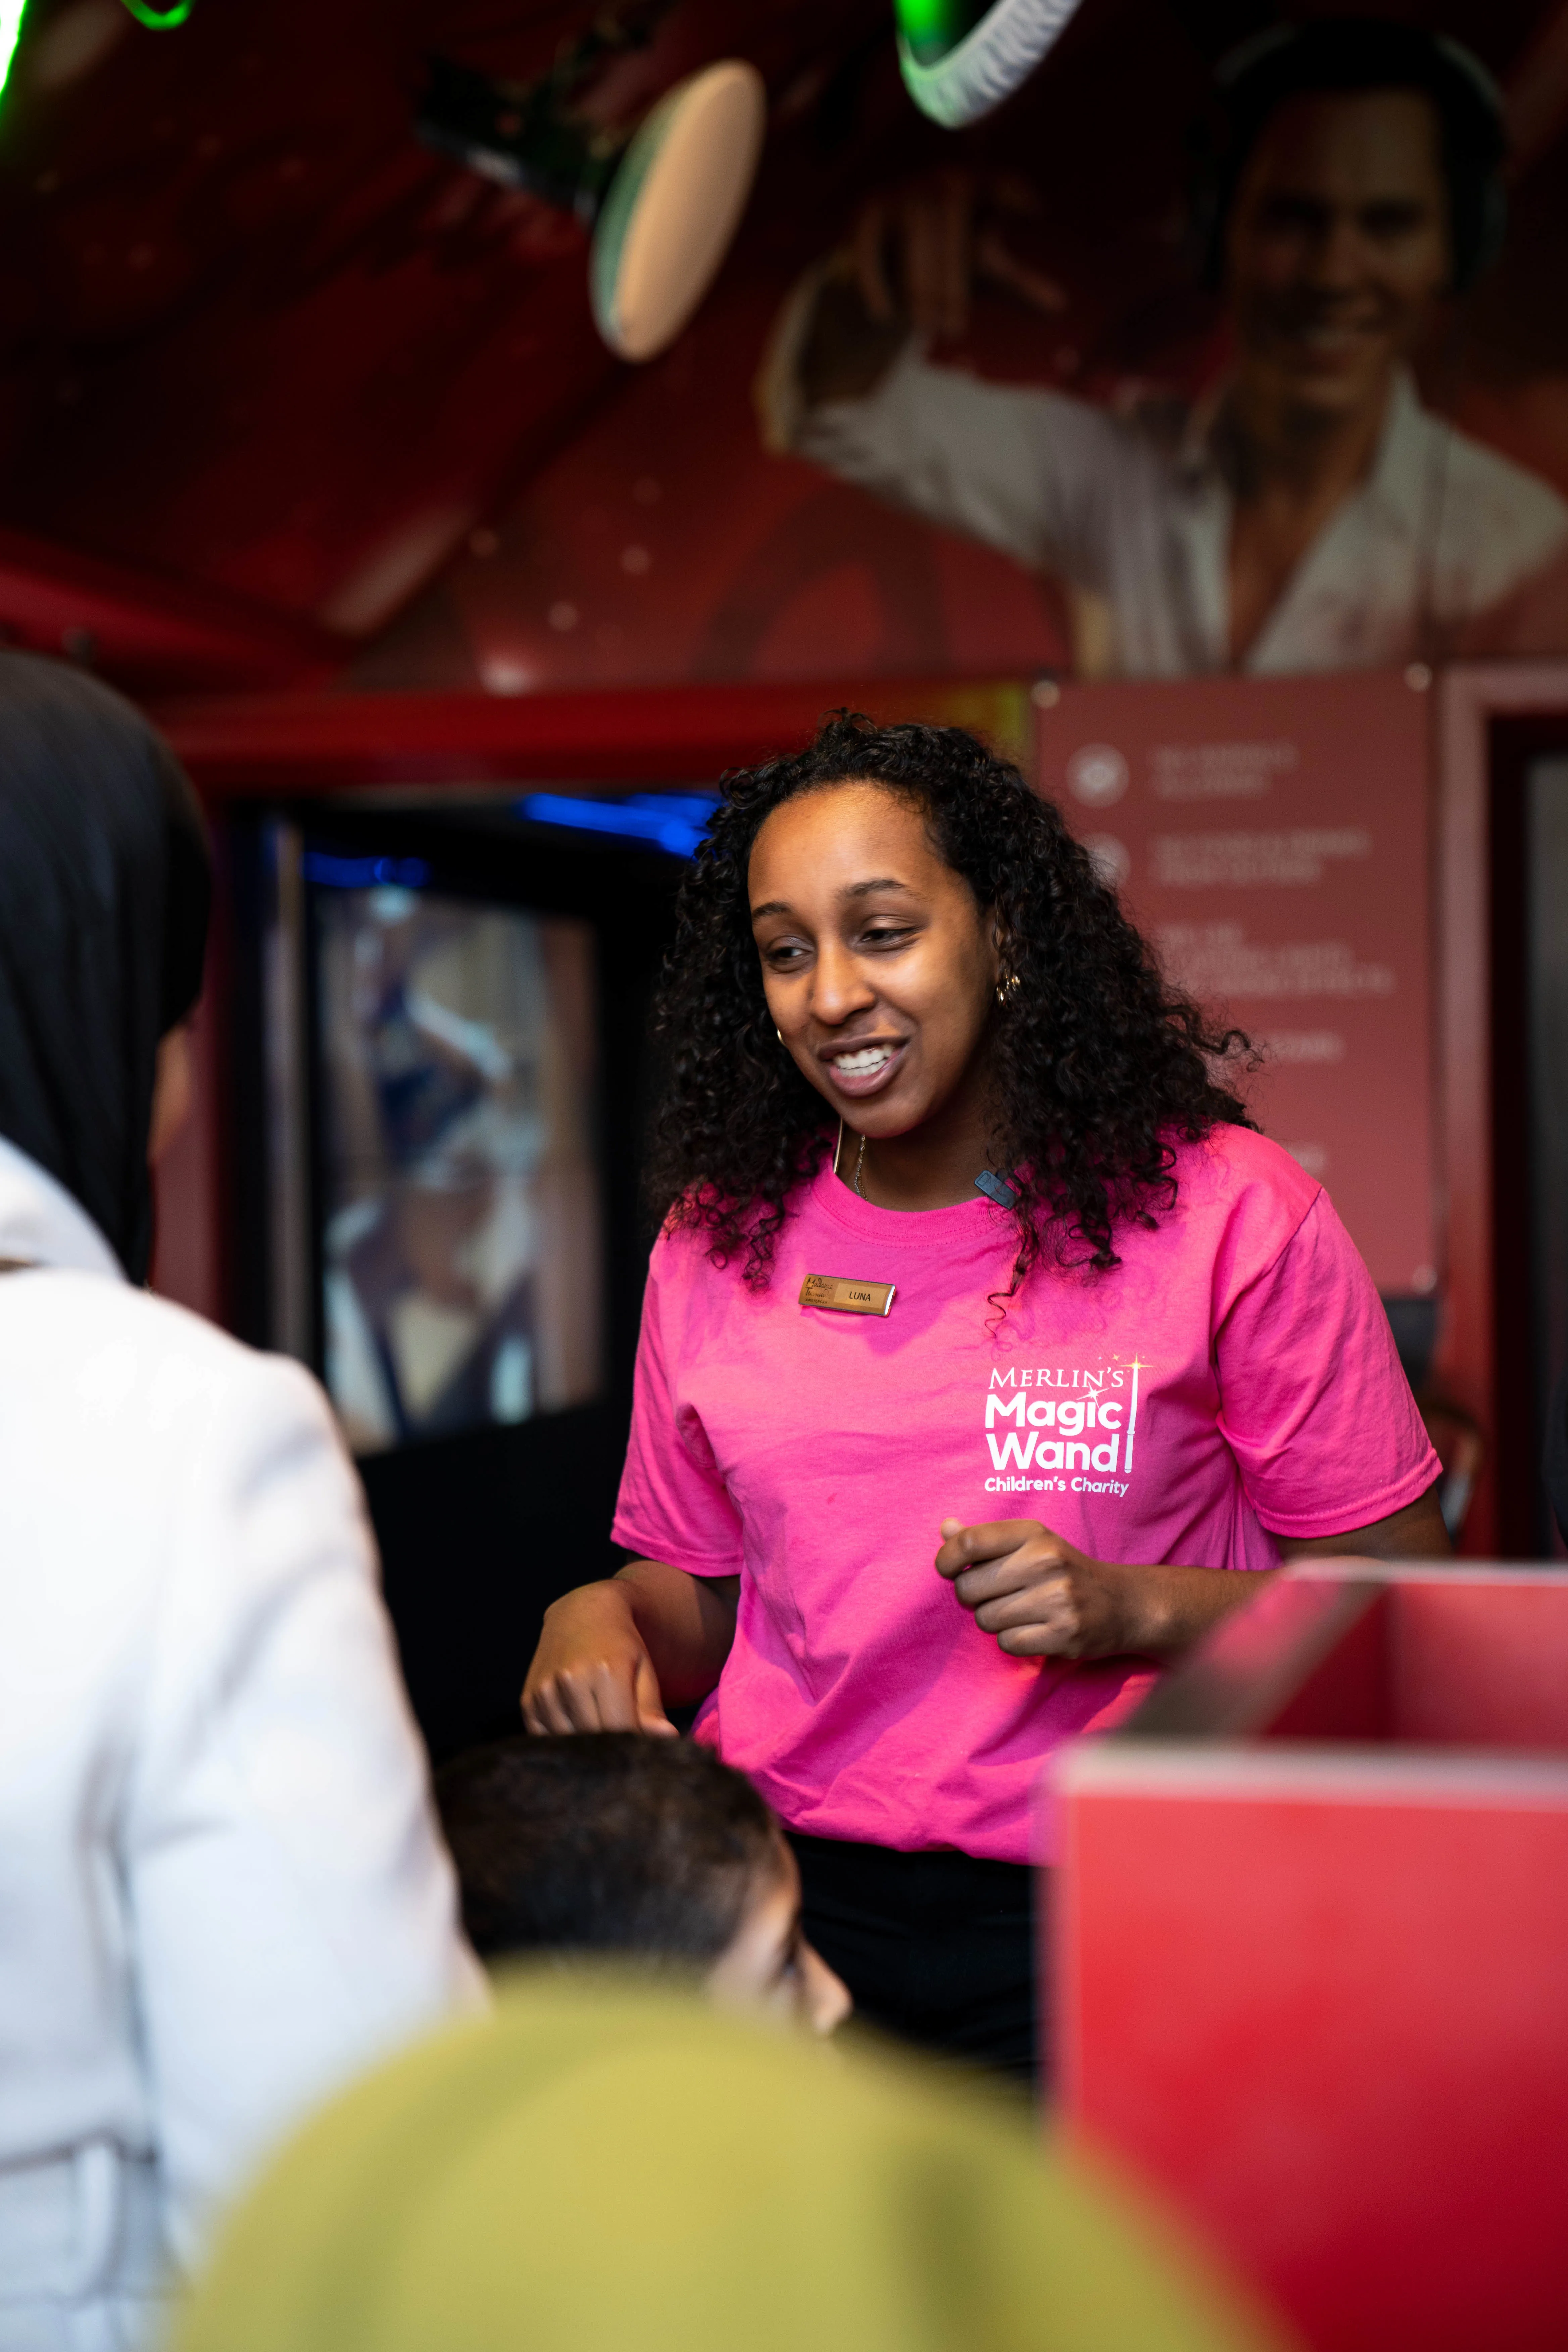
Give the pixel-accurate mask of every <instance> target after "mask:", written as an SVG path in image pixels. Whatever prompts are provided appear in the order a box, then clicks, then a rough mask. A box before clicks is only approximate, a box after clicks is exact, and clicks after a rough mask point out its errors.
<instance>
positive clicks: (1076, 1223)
mask: <svg viewBox="0 0 1568 2352" xmlns="http://www.w3.org/2000/svg"><path fill="white" fill-rule="evenodd" d="M849 782H875V783H877V784H880V785H881V786H883V787H884V788H885V789H886V790H887V791H889V792H890V793H896V794H897V795H898V796H899V797H900V799H903V800H906V801H909V802H910V803H913V804H914V805H915V806H916V807H918V808H919V809H920V810H921V813H922V814H923V815H924V817H925V820H926V824H927V825H928V827H929V830H930V834H931V840H932V843H933V845H934V846H935V848H936V850H937V852H938V854H939V855H940V856H942V859H943V860H944V861H945V863H946V864H947V865H948V866H951V867H952V870H953V871H954V872H955V873H957V874H961V875H962V876H963V878H964V880H965V881H966V882H967V883H968V885H969V887H970V888H971V889H972V890H973V893H974V897H975V899H976V901H977V902H978V904H979V905H980V906H982V907H983V908H987V909H988V910H994V914H995V918H996V921H997V926H998V929H999V931H1000V934H1001V937H1002V940H1003V941H1004V948H1003V953H1004V957H1005V967H1006V973H1007V984H1006V986H1005V993H1004V995H1003V998H1002V1000H1001V1002H1000V1003H998V1004H997V1006H996V1009H995V1012H994V1017H993V1023H992V1031H991V1037H990V1060H991V1078H992V1088H993V1102H994V1109H993V1117H994V1128H993V1157H994V1164H995V1165H996V1166H997V1167H998V1168H1002V1169H1006V1170H1009V1171H1011V1181H1012V1182H1013V1184H1014V1186H1015V1188H1016V1206H1015V1209H1014V1215H1015V1217H1016V1223H1017V1229H1018V1249H1017V1256H1016V1262H1015V1265H1014V1268H1013V1281H1012V1288H1011V1289H1010V1290H1009V1291H1008V1293H1007V1294H1006V1295H1007V1296H1008V1297H1011V1296H1012V1295H1013V1293H1014V1292H1015V1291H1016V1290H1017V1288H1018V1286H1019V1285H1020V1283H1022V1282H1023V1280H1024V1279H1025V1277H1026V1276H1027V1274H1028V1273H1029V1271H1030V1269H1031V1268H1032V1267H1033V1266H1035V1265H1037V1264H1038V1263H1039V1262H1040V1260H1041V1259H1042V1258H1043V1257H1045V1258H1049V1259H1050V1260H1051V1261H1053V1262H1055V1263H1058V1264H1062V1265H1068V1264H1074V1265H1091V1266H1094V1267H1097V1268H1099V1269H1100V1270H1102V1271H1103V1270H1108V1269H1109V1268H1110V1267H1112V1266H1114V1265H1118V1264H1119V1263H1120V1260H1119V1259H1118V1256H1117V1254H1116V1250H1115V1247H1114V1235H1115V1232H1116V1228H1117V1226H1118V1225H1119V1224H1122V1223H1127V1222H1129V1221H1135V1222H1137V1223H1142V1224H1152V1223H1154V1222H1155V1212H1156V1211H1157V1210H1162V1211H1164V1212H1166V1213H1168V1212H1169V1210H1170V1209H1171V1208H1173V1206H1174V1204H1175V1198H1176V1181H1175V1178H1174V1176H1173V1172H1172V1171H1173V1167H1174V1163H1175V1150H1174V1145H1175V1143H1176V1142H1177V1141H1185V1142H1196V1141H1197V1140H1198V1139H1200V1138H1201V1137H1203V1136H1205V1135H1206V1134H1207V1133H1208V1131H1209V1129H1211V1128H1212V1127H1214V1126H1215V1124H1216V1123H1218V1122H1221V1121H1228V1122H1230V1123H1231V1124H1233V1125H1236V1126H1238V1127H1249V1126H1251V1125H1252V1123H1253V1122H1252V1121H1251V1120H1250V1119H1249V1118H1248V1117H1247V1111H1246V1108H1245V1107H1244V1106H1243V1104H1242V1102H1241V1100H1240V1098H1239V1097H1238V1096H1237V1095H1236V1094H1235V1093H1233V1092H1232V1091H1231V1090H1230V1089H1229V1088H1228V1087H1226V1086H1225V1085H1223V1084H1221V1083H1219V1077H1218V1075H1217V1074H1216V1071H1215V1064H1223V1063H1224V1062H1226V1060H1229V1059H1233V1058H1234V1057H1236V1056H1237V1055H1242V1054H1245V1053H1246V1052H1247V1050H1248V1046H1247V1039H1246V1038H1245V1037H1244V1036H1243V1035H1242V1034H1241V1033H1240V1031H1238V1030H1225V1031H1217V1030H1215V1029H1213V1028H1211V1027H1210V1026H1209V1025H1208V1024H1206V1023H1205V1019H1204V1016H1203V1014H1202V1013H1200V1011H1199V1010H1198V1008H1197V1006H1196V1005H1194V1003H1192V1002H1191V1001H1190V1000H1189V999H1188V998H1187V997H1185V996H1183V995H1182V994H1180V993H1179V992H1177V991H1175V990H1174V989H1173V988H1171V987H1170V986H1169V985H1168V984H1167V982H1165V981H1164V980H1163V977H1162V975H1161V973H1160V971H1159V970H1158V968H1157V967H1156V965H1155V962H1154V960H1153V957H1152V954H1151V952H1150V950H1149V948H1148V947H1147V945H1146V944H1145V942H1144V940H1142V938H1141V937H1140V936H1139V934H1138V932H1137V931H1136V930H1134V929H1133V928H1132V925H1131V923H1130V922H1129V921H1128V920H1127V918H1126V917H1125V915H1123V913H1122V912H1121V908H1120V907H1119V906H1118V904H1117V901H1116V897H1115V894H1114V892H1113V891H1111V890H1110V889H1109V888H1108V887H1107V886H1106V885H1105V883H1104V882H1102V881H1101V880H1100V877H1099V875H1098V874H1097V873H1096V871H1095V867H1094V865H1093V863H1092V861H1091V859H1090V858H1089V854H1088V852H1087V851H1086V850H1085V849H1084V848H1083V847H1082V846H1081V845H1080V844H1079V842H1077V841H1075V840H1074V838H1073V836H1072V835H1071V834H1070V833H1069V832H1068V828H1067V826H1066V824H1064V822H1063V820H1062V815H1061V812H1060V811H1059V810H1058V808H1056V807H1055V806H1054V804H1053V803H1051V802H1050V801H1048V800H1045V799H1042V798H1041V797H1040V795H1039V794H1037V793H1034V792H1032V791H1031V790H1030V788H1029V786H1028V785H1027V784H1026V782H1025V781H1024V779H1023V777H1022V776H1021V775H1020V774H1019V772H1018V771H1017V769H1016V768H1015V767H1013V766H1011V765H1010V764H1009V763H1008V762H1007V761H1004V760H1000V759H997V758H996V757H995V755H994V753H993V752H991V751H988V750H987V749H986V747H985V745H984V743H983V742H981V741H980V740H979V739H978V738H977V737H975V736H973V735H972V734H970V733H968V732H967V731H966V730H964V729H963V728H961V727H926V726H918V725H913V724H910V725H904V726H897V727H878V726H875V725H873V724H872V722H871V721H870V720H869V719H865V718H863V717H861V716H860V715H859V714H858V713H857V712H852V711H837V712H835V713H834V714H833V716H832V717H831V718H829V719H827V720H826V722H825V724H824V725H823V727H822V728H821V730H820V731H819V732H818V734H817V737H816V741H815V742H814V743H812V744H811V745H810V746H809V748H808V749H807V750H806V751H801V752H798V753H795V754H793V755H790V756H786V757H784V758H780V759H775V760H768V761H764V762H763V765H762V766H761V767H758V768H747V769H742V770H740V771H739V772H736V773H733V774H731V775H730V776H727V777H726V778H725V780H724V783H723V799H722V803H721V807H720V808H719V810H718V812H717V813H716V814H715V816H714V818H713V821H712V824H711V825H710V829H709V833H708V837H707V839H706V840H705V841H704V842H703V844H702V845H701V847H700V850H699V851H698V854H697V857H696V860H695V863H694V864H693V866H692V867H691V870H690V872H689V875H688V876H687V877H686V878H685V881H684V883H683V886H682V888H681V891H680V896H679V902H678V907H677V918H676V935H675V940H674V944H673V946H672V948H671V950H670V952H669V955H668V960H667V961H666V965H665V969H664V973H663V977H662V981H661V984H660V988H659V992H658V1000H657V1005H656V1011H655V1031H656V1034H657V1035H658V1036H659V1037H660V1038H661V1040H662V1042H663V1045H664V1047H665V1051H666V1055H667V1073H666V1081H665V1087H664V1092H663V1097H662V1100H661V1101H660V1103H659V1106H658V1111H657V1114H656V1117H655V1120H654V1128H653V1135H652V1139H651V1150H650V1154H649V1163H648V1183H649V1191H650V1194H651V1197H652V1202H653V1205H654V1206H655V1208H656V1209H657V1211H658V1213H659V1214H660V1215H661V1216H667V1217H668V1221H669V1222H670V1223H671V1224H673V1225H674V1226H676V1227H681V1226H685V1227H690V1228H696V1229H698V1230H700V1231H701V1232H703V1233H706V1234H708V1235H709V1237H710V1247H709V1255H710V1257H711V1259H712V1261H713V1263H714V1264H715V1265H721V1266H722V1265H728V1264H729V1263H730V1262H731V1259H732V1258H733V1257H735V1256H736V1255H739V1254H740V1253H741V1252H742V1250H744V1252H745V1254H746V1264H745V1279H746V1280H747V1282H748V1283H750V1284H751V1285H752V1286H754V1287H761V1286H763V1285H765V1284H766V1282H767V1280H768V1277H769V1272H770V1269H771V1266H772V1263H773V1247H774V1244H775V1242H776V1240H777V1238H778V1234H779V1233H780V1231H781V1230H782V1228H783V1226H784V1220H785V1217H786V1215H787V1214H788V1209H787V1203H788V1201H789V1198H790V1195H791V1193H792V1192H795V1190H796V1189H797V1188H798V1187H799V1186H800V1185H801V1184H802V1183H803V1182H805V1181H806V1179H807V1178H809V1177H810V1176H811V1175H812V1174H813V1173H814V1172H815V1171H816V1169H817V1168H818V1167H819V1166H820V1164H821V1160H822V1156H823V1153H824V1151H825V1150H826V1148H827V1146H828V1144H829V1142H830V1141H831V1139H833V1137H834V1136H835V1135H836V1134H837V1121H836V1120H835V1119H834V1118H833V1117H832V1114H831V1112H830V1111H829V1110H828V1108H827V1106H826V1103H825V1101H824V1100H823V1097H821V1095H819V1094H818V1093H817V1092H816V1089H815V1087H812V1086H810V1085H809V1084H808V1083H807V1081H806V1079H805V1078H804V1077H803V1076H802V1075H801V1073H800V1071H799V1070H798V1068H797V1067H796V1066H795V1062H794V1060H793V1059H792V1057H791V1056H790V1055H788V1054H787V1053H786V1052H784V1050H783V1048H782V1047H781V1046H780V1045H779V1042H778V1039H777V1037H776V1036H775V1035H774V1033H773V1016H772V1015H771V1013H769V1011H768V1009H767V1003H766V999H765V998H764V996H763V975H762V966H761V961H760V959H759V957H758V954H757V949H756V943H755V941H754V940H753V938H752V922H751V908H750V898H749V891H748V869H749V866H750V863H751V856H752V844H753V843H754V841H755V840H756V837H757V835H758V832H759V830H760V829H761V827H762V824H763V820H764V819H765V818H766V817H768V816H769V815H771V814H772V813H773V810H774V809H776V808H778V807H780V806H781V805H782V804H783V803H784V802H785V801H789V800H794V799H795V798H797V797H798V796H799V795H800V794H801V793H811V792H817V791H820V790H822V789H824V788H825V787H826V786H828V785H832V784H838V783H849Z"/></svg>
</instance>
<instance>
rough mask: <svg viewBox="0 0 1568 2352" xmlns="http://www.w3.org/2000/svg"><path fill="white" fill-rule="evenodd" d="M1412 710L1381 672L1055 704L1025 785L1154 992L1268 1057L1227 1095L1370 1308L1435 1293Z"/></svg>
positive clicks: (1418, 768) (1419, 800)
mask: <svg viewBox="0 0 1568 2352" xmlns="http://www.w3.org/2000/svg"><path fill="white" fill-rule="evenodd" d="M1427 767H1428V758H1427V702H1426V696H1425V694H1423V693H1419V692H1415V691H1413V690H1412V689H1411V688H1410V687H1409V686H1407V685H1406V684H1405V680H1404V679H1403V677H1397V676H1392V677H1391V676H1387V675H1385V674H1384V673H1381V672H1375V671H1365V672H1362V673H1360V674H1358V675H1351V676H1342V677H1321V678H1311V679H1307V678H1245V679H1244V678H1224V679H1219V678H1202V679H1196V678H1194V679H1193V680H1191V681H1182V682H1180V683H1176V684H1170V685H1167V684H1164V683H1163V682H1162V683H1147V684H1142V685H1126V686H1100V687H1068V688H1063V689H1062V691H1061V694H1060V697H1059V698H1058V700H1057V701H1056V702H1055V703H1054V704H1051V705H1049V706H1048V707H1047V708H1045V709H1042V710H1041V712H1040V717H1039V771H1038V773H1039V782H1040V785H1041V788H1042V790H1044V791H1046V792H1048V793H1051V794H1052V795H1053V796H1054V797H1055V798H1057V799H1058V801H1059V802H1060V803H1061V805H1062V807H1063V809H1064V810H1065V811H1066V812H1067V814H1068V817H1069V818H1070V820H1071V822H1072V824H1073V825H1074V827H1075V829H1076V830H1077V831H1078V833H1079V835H1080V836H1081V837H1082V838H1085V839H1088V840H1091V841H1098V842H1100V844H1102V845H1104V846H1105V849H1106V852H1107V855H1109V856H1111V857H1112V858H1114V859H1115V861H1116V866H1117V870H1118V872H1119V873H1120V875H1121V882H1120V887H1121V895H1122V898H1123V899H1124V901H1125V903H1126V906H1127V908H1128V911H1129V912H1130V913H1131V915H1132V917H1133V919H1135V920H1136V921H1137V922H1138V924H1139V926H1140V928H1141V929H1143V930H1144V931H1145V932H1146V933H1148V935H1149V936H1150V937H1151V938H1152V939H1153V940H1155V942H1156V944H1157V945H1158V946H1159V947H1160V949H1161V951H1162V955H1163V961H1164V962H1165V964H1166V967H1167V969H1168V970H1169V971H1171V972H1172V973H1173V976H1174V977H1176V978H1178V979H1180V980H1183V981H1184V982H1186V983H1187V984H1189V985H1191V986H1192V987H1193V989H1194V993H1196V994H1197V995H1198V996H1199V998H1200V1001H1202V1002H1204V1003H1209V1004H1213V1005H1215V1007H1216V1008H1217V1009H1219V1010H1220V1011H1221V1013H1222V1017H1223V1018H1224V1019H1226V1020H1227V1021H1230V1022H1234V1023H1236V1024H1239V1025H1240V1026H1241V1027H1242V1028H1243V1029H1245V1030H1246V1031H1247V1033H1248V1034H1250V1035H1251V1036H1252V1037H1253V1038H1254V1039H1256V1040H1258V1041H1259V1042H1260V1043H1261V1042H1264V1041H1267V1043H1268V1061H1267V1063H1266V1066H1265V1068H1264V1070H1263V1071H1262V1072H1261V1073H1260V1074H1259V1075H1258V1076H1256V1077H1254V1078H1252V1079H1250V1080H1248V1081H1247V1085H1246V1091H1247V1094H1248V1097H1249V1099H1250V1101H1251V1103H1252V1106H1253V1108H1254V1112H1255V1115H1256V1116H1257V1117H1258V1118H1259V1120H1260V1122H1261V1124H1262V1125H1263V1127H1264V1129H1266V1131H1267V1132H1268V1134H1269V1135H1271V1136H1273V1137H1274V1138H1275V1139H1276V1140H1277V1141H1279V1142H1280V1143H1283V1144H1284V1145H1286V1147H1287V1148H1288V1149H1289V1150H1292V1151H1293V1152H1295V1154H1296V1156H1297V1157H1298V1158H1299V1159H1300V1160H1301V1162H1302V1164H1303V1166H1305V1167H1306V1168H1307V1169H1308V1170H1309V1171H1310V1172H1311V1173H1312V1174H1313V1175H1315V1176H1318V1177H1320V1178H1321V1181H1323V1183H1324V1184H1325V1185H1326V1186H1327V1187H1328V1190H1329V1192H1330V1194H1331V1198H1332V1200H1333V1202H1334V1205H1335V1207H1336V1208H1337V1209H1338V1211H1339V1213H1340V1214H1341V1216H1342V1218H1343V1219H1344V1221H1345V1223H1346V1225H1347V1226H1348V1227H1349V1229H1350V1233H1351V1235H1352V1239H1353V1240H1354V1242H1355V1244H1356V1245H1357V1247H1358V1248H1359V1249H1360V1251H1361V1253H1362V1255H1363V1257H1364V1258H1365V1259H1366V1261H1367V1264H1368V1265H1369V1266H1370V1268H1371V1270H1372V1276H1373V1281H1374V1282H1376V1284H1377V1285H1378V1286H1379V1288H1380V1289H1383V1290H1386V1291H1392V1292H1417V1293H1422V1292H1427V1291H1430V1290H1432V1289H1434V1288H1435V1287H1436V1282H1437V1278H1438V1277H1437V1269H1436V1256H1437V1248H1436V1217H1435V1202H1434V1198H1433V1191H1434V1167H1433V1141H1434V1139H1433V1131H1432V1129H1433V1109H1432V1033H1431V998H1430V952H1431V950H1430V940H1429V929H1428V918H1427V870H1428V835H1427V796H1428V783H1427Z"/></svg>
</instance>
